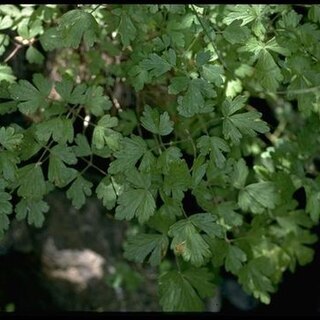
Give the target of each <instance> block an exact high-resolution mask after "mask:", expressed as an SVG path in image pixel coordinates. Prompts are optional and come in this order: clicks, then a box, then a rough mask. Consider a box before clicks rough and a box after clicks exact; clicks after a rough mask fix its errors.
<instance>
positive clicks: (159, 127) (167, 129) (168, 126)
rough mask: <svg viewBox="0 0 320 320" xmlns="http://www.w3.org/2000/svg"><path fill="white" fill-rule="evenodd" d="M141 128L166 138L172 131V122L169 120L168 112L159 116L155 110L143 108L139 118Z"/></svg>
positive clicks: (148, 107)
mask: <svg viewBox="0 0 320 320" xmlns="http://www.w3.org/2000/svg"><path fill="white" fill-rule="evenodd" d="M141 124H142V126H143V127H144V128H145V129H147V130H148V131H150V132H152V133H155V134H159V135H161V136H166V135H168V134H170V133H171V132H172V130H173V122H172V121H171V120H170V118H169V114H168V112H166V111H165V112H164V113H162V114H161V115H160V113H159V111H158V110H157V109H152V108H151V107H150V106H145V108H144V111H143V115H142V117H141Z"/></svg>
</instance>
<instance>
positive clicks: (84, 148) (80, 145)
mask: <svg viewBox="0 0 320 320" xmlns="http://www.w3.org/2000/svg"><path fill="white" fill-rule="evenodd" d="M74 141H75V143H76V144H77V145H76V146H73V147H72V148H73V151H74V153H75V155H76V156H77V157H86V156H89V155H90V154H92V151H91V148H90V145H89V143H88V140H87V138H86V136H85V135H83V134H81V133H78V134H77V136H76V138H75V139H74Z"/></svg>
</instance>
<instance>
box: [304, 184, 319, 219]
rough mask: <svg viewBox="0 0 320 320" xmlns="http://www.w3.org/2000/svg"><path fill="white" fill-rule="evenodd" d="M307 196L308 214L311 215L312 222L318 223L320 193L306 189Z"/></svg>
mask: <svg viewBox="0 0 320 320" xmlns="http://www.w3.org/2000/svg"><path fill="white" fill-rule="evenodd" d="M305 190H306V195H307V205H306V212H307V213H309V215H310V217H311V219H312V221H314V222H315V223H318V221H319V218H320V191H317V190H313V189H312V188H310V187H309V186H306V187H305Z"/></svg>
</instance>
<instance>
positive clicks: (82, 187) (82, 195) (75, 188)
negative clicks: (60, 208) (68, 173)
mask: <svg viewBox="0 0 320 320" xmlns="http://www.w3.org/2000/svg"><path fill="white" fill-rule="evenodd" d="M92 186H93V184H92V183H91V182H90V181H88V180H86V179H85V178H83V177H82V176H79V177H78V178H77V179H75V180H74V181H73V182H72V184H71V186H70V188H69V189H68V190H67V193H66V194H67V198H68V199H70V200H72V205H73V206H74V207H75V208H76V209H80V208H81V207H82V206H83V205H84V204H85V202H86V196H91V194H92V191H91V188H92Z"/></svg>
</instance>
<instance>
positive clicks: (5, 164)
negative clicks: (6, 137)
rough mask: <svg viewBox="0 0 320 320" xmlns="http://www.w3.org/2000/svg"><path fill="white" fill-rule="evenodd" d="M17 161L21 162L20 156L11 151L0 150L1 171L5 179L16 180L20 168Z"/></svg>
mask: <svg viewBox="0 0 320 320" xmlns="http://www.w3.org/2000/svg"><path fill="white" fill-rule="evenodd" d="M17 163H19V158H18V157H17V156H16V155H15V154H14V153H12V152H10V151H1V152H0V173H2V175H3V178H4V179H5V180H9V181H15V179H16V177H17V170H18V168H17Z"/></svg>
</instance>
